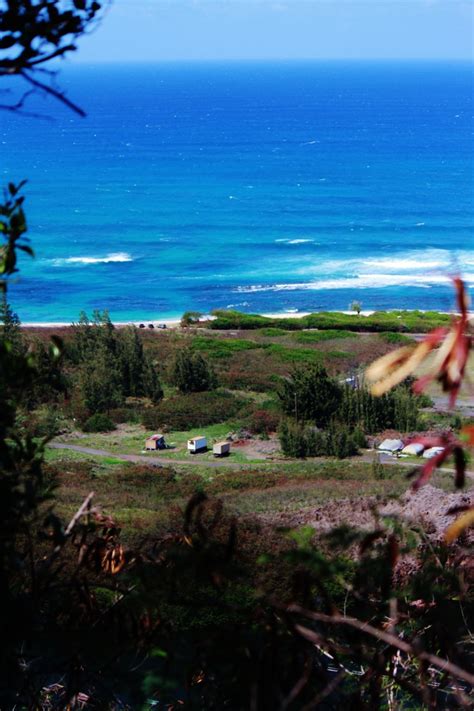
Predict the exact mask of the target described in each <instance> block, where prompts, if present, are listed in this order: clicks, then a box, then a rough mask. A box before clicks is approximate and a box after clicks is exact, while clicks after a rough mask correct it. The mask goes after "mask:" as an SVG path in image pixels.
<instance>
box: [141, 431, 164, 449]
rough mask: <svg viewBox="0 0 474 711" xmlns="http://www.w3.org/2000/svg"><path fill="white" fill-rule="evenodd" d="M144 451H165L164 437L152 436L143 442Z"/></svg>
mask: <svg viewBox="0 0 474 711" xmlns="http://www.w3.org/2000/svg"><path fill="white" fill-rule="evenodd" d="M145 449H146V450H156V449H166V442H165V437H164V435H162V434H154V435H151V437H148V438H147V440H146V441H145Z"/></svg>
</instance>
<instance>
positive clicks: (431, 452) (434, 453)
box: [423, 447, 444, 459]
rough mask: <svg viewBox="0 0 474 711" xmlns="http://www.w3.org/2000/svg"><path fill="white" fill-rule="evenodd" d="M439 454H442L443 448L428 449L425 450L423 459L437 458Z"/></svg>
mask: <svg viewBox="0 0 474 711" xmlns="http://www.w3.org/2000/svg"><path fill="white" fill-rule="evenodd" d="M441 452H444V447H430V448H429V449H425V451H424V452H423V457H424V458H425V459H433V457H437V456H438V454H441Z"/></svg>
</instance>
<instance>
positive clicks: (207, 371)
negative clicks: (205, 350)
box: [171, 348, 216, 393]
mask: <svg viewBox="0 0 474 711" xmlns="http://www.w3.org/2000/svg"><path fill="white" fill-rule="evenodd" d="M171 380H172V382H173V385H176V387H177V388H178V389H179V390H181V392H182V393H197V392H202V391H204V390H213V389H214V388H215V386H216V376H215V374H214V371H213V369H212V368H211V366H210V365H209V363H208V362H207V361H206V360H205V359H204V358H203V357H202V355H201V354H200V353H194V352H193V351H192V350H191V349H190V348H186V349H184V350H181V351H178V354H177V355H176V358H175V360H174V363H173V365H172V369H171Z"/></svg>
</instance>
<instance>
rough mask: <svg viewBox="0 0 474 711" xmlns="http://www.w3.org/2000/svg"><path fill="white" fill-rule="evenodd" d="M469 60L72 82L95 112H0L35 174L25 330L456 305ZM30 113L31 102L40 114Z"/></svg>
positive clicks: (177, 69) (167, 69)
mask: <svg viewBox="0 0 474 711" xmlns="http://www.w3.org/2000/svg"><path fill="white" fill-rule="evenodd" d="M472 79H473V74H472V65H467V64H459V63H458V64H434V63H431V64H430V63H428V64H427V63H425V64H423V63H417V64H413V63H400V64H394V63H382V64H365V63H353V64H344V63H337V62H335V63H287V64H266V63H261V64H252V63H245V64H226V65H218V64H194V65H187V64H174V65H173V64H168V65H165V64H163V65H156V66H148V67H147V66H128V67H117V66H115V67H103V66H102V67H84V68H80V69H79V68H67V69H65V70H64V71H63V75H62V83H63V84H64V85H66V86H67V89H68V92H69V95H70V96H71V98H73V99H74V100H75V101H77V102H78V103H79V104H80V105H81V106H83V107H84V108H85V109H86V111H87V112H88V117H87V118H86V119H80V118H79V117H76V116H75V115H73V114H71V113H70V112H68V111H66V110H63V109H62V108H60V107H58V106H57V105H55V104H54V103H52V102H50V101H48V102H45V101H43V100H37V101H35V103H34V108H35V109H37V110H40V111H42V112H43V113H49V115H50V116H51V117H54V120H52V121H47V120H38V119H31V118H26V117H18V116H13V115H9V114H2V115H1V116H0V120H1V140H2V163H1V166H2V170H3V178H4V181H6V180H12V179H13V180H19V179H21V178H23V177H25V176H26V177H28V179H29V183H28V187H27V203H26V206H27V212H28V219H29V225H30V237H31V240H32V243H33V246H34V248H35V250H36V255H37V256H36V259H35V260H29V259H28V258H26V257H25V258H23V259H22V260H21V273H20V278H19V280H18V281H17V282H16V283H15V284H13V285H12V288H11V292H10V300H11V301H12V302H13V305H14V307H15V309H16V310H17V311H18V312H19V314H20V316H21V318H22V320H23V321H25V322H27V321H31V322H34V321H69V320H72V319H75V318H77V315H78V313H79V311H80V310H81V309H86V310H89V311H90V310H91V309H93V308H108V309H109V310H110V312H111V314H112V317H113V318H114V319H116V320H132V319H133V320H141V319H152V318H160V317H162V318H165V317H172V316H176V315H180V314H181V313H182V312H183V311H184V310H186V309H198V310H200V311H204V312H207V311H209V310H210V309H211V308H214V307H234V308H238V309H240V310H243V311H259V312H277V311H285V310H295V309H299V310H301V311H313V310H321V309H345V308H347V305H348V303H349V302H350V301H351V300H353V299H358V300H360V301H362V303H363V307H364V308H366V309H374V308H391V307H396V308H439V309H443V310H444V309H449V308H450V307H451V305H452V297H451V289H450V287H449V281H448V279H447V275H449V273H452V272H453V271H456V270H457V269H460V270H461V271H462V272H463V274H464V275H465V277H466V279H467V281H468V282H470V283H474V249H473V248H474V240H473V196H474V189H473V187H474V186H473V167H474V163H473V160H474V159H473V155H474V153H473V148H474V139H473V113H474V107H473V91H472V89H473V83H472ZM32 108H33V105H32Z"/></svg>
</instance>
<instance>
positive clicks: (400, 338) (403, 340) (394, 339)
mask: <svg viewBox="0 0 474 711" xmlns="http://www.w3.org/2000/svg"><path fill="white" fill-rule="evenodd" d="M380 338H381V339H382V340H383V341H385V343H390V344H394V345H397V344H400V345H408V344H410V343H414V340H413V338H410V336H405V334H403V333H396V332H393V331H386V332H384V333H381V334H380Z"/></svg>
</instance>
